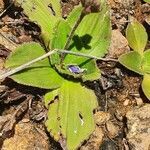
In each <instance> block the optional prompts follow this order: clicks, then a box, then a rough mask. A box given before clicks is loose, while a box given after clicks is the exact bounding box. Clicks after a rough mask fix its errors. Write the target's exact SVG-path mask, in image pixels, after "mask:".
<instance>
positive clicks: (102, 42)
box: [64, 1, 111, 81]
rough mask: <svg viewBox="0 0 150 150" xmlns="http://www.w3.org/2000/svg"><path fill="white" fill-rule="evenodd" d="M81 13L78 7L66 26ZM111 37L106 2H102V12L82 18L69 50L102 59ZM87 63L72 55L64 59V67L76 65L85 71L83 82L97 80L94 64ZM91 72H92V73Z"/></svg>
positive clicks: (81, 58)
mask: <svg viewBox="0 0 150 150" xmlns="http://www.w3.org/2000/svg"><path fill="white" fill-rule="evenodd" d="M80 12H81V8H80V7H78V8H76V9H75V10H74V12H73V13H71V14H70V16H69V18H68V24H71V25H73V22H75V20H74V19H70V18H71V17H73V16H75V18H78V16H79V14H80ZM110 37H111V25H110V16H109V9H108V6H107V5H106V1H105V2H103V6H102V10H101V11H100V12H97V13H90V14H88V15H86V16H85V17H84V19H83V20H82V21H81V23H80V24H79V26H78V28H77V29H76V31H75V35H74V37H73V39H72V43H71V44H70V47H69V50H71V51H74V52H77V53H78V52H80V53H84V54H89V55H91V56H97V57H103V56H104V55H105V54H106V53H107V50H108V46H109V44H110ZM92 61H93V60H92V59H91V61H89V59H87V58H83V57H77V56H74V55H67V56H66V57H65V59H64V65H66V66H67V65H68V64H76V65H79V66H80V67H81V68H82V69H86V70H87V73H86V75H85V76H84V79H83V80H84V81H85V80H96V79H98V72H99V71H98V69H97V68H96V66H95V63H93V62H92ZM90 70H91V71H90ZM92 70H93V72H92ZM86 77H87V78H86Z"/></svg>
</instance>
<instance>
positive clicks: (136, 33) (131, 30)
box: [126, 19, 148, 55]
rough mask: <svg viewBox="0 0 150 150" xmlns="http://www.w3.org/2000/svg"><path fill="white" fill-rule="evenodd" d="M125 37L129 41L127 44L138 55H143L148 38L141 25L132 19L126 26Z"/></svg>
mask: <svg viewBox="0 0 150 150" xmlns="http://www.w3.org/2000/svg"><path fill="white" fill-rule="evenodd" d="M126 37H127V40H128V42H129V46H130V47H131V48H132V49H133V50H134V51H137V52H138V53H139V54H140V55H143V51H144V49H145V46H146V43H147V40H148V36H147V33H146V31H145V28H144V27H143V25H142V24H141V23H139V22H138V21H137V20H135V19H133V21H132V22H131V23H129V24H128V26H127V29H126Z"/></svg>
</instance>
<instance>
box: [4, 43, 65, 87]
mask: <svg viewBox="0 0 150 150" xmlns="http://www.w3.org/2000/svg"><path fill="white" fill-rule="evenodd" d="M43 54H45V52H44V49H43V48H42V47H41V46H40V45H39V44H38V43H35V42H31V43H25V44H22V45H20V46H19V47H17V48H16V50H15V51H14V52H13V53H12V54H11V55H10V56H9V58H8V59H7V61H6V64H5V67H6V68H10V69H13V68H15V67H18V66H20V65H22V64H25V63H27V62H29V61H31V60H33V59H35V58H37V57H39V56H42V55H43ZM10 78H12V79H13V80H15V81H16V82H18V83H21V84H24V85H29V86H35V87H40V88H45V89H54V88H58V87H59V86H60V85H61V84H62V82H63V80H64V79H63V78H62V77H61V76H60V75H59V74H58V73H57V72H56V71H55V70H54V69H53V68H51V66H50V64H49V60H48V58H46V59H44V60H41V61H39V62H37V63H34V64H33V65H32V66H29V67H28V68H26V69H25V70H23V71H21V72H18V73H16V74H14V75H12V76H10Z"/></svg>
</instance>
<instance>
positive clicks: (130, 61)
mask: <svg viewBox="0 0 150 150" xmlns="http://www.w3.org/2000/svg"><path fill="white" fill-rule="evenodd" d="M119 62H120V63H121V64H122V65H123V66H125V67H127V68H128V69H130V70H132V71H134V72H136V73H139V74H143V71H142V56H141V55H140V54H139V53H138V52H136V51H132V52H129V53H126V54H123V55H121V56H120V57H119Z"/></svg>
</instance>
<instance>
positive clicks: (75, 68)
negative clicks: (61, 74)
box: [68, 65, 85, 74]
mask: <svg viewBox="0 0 150 150" xmlns="http://www.w3.org/2000/svg"><path fill="white" fill-rule="evenodd" d="M68 69H69V71H70V72H71V73H75V74H80V73H83V72H84V71H85V69H81V68H80V67H79V66H77V65H68Z"/></svg>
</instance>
